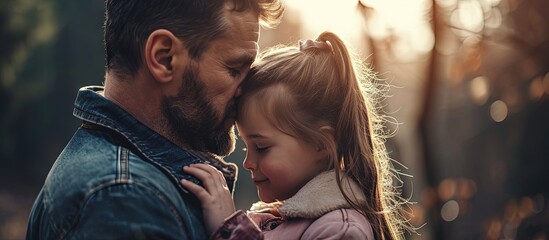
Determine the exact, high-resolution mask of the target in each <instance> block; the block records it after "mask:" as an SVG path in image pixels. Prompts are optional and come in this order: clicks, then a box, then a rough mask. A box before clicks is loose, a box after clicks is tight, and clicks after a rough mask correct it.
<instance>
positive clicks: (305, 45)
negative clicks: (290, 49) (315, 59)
mask: <svg viewBox="0 0 549 240" xmlns="http://www.w3.org/2000/svg"><path fill="white" fill-rule="evenodd" d="M309 48H319V49H324V50H329V51H332V46H331V45H330V44H329V43H328V42H321V41H316V40H311V39H309V40H306V41H303V40H299V50H301V51H304V50H307V49H309Z"/></svg>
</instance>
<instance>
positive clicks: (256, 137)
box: [246, 133, 267, 139]
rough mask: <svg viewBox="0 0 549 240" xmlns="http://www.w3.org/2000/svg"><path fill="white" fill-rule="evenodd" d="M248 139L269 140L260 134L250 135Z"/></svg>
mask: <svg viewBox="0 0 549 240" xmlns="http://www.w3.org/2000/svg"><path fill="white" fill-rule="evenodd" d="M246 137H247V138H248V139H258V138H267V137H265V136H263V135H261V134H259V133H254V134H249V135H247V136H246Z"/></svg>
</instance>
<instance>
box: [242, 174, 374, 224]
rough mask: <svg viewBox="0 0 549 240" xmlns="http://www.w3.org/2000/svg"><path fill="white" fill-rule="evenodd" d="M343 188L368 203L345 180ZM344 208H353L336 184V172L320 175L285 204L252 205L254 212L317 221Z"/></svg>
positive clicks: (358, 199)
mask: <svg viewBox="0 0 549 240" xmlns="http://www.w3.org/2000/svg"><path fill="white" fill-rule="evenodd" d="M342 188H343V191H345V193H346V194H347V195H348V196H349V197H351V198H353V196H354V198H355V199H356V200H357V201H358V202H359V203H360V204H362V203H365V202H366V198H365V197H364V195H363V194H362V191H361V190H360V187H359V186H358V184H356V183H355V182H354V181H353V180H351V179H349V178H348V177H343V178H342ZM341 208H351V205H350V204H349V203H348V202H347V200H345V197H343V194H342V193H341V190H340V189H339V187H338V185H337V181H336V174H335V171H328V172H324V173H321V174H319V175H318V176H316V177H315V178H313V179H312V180H310V181H309V182H308V183H307V184H305V186H303V187H302V188H301V189H300V190H299V191H298V192H297V193H296V194H295V195H294V196H293V197H291V198H288V199H286V200H285V201H282V202H275V203H264V202H257V203H255V204H253V205H252V207H251V209H250V210H251V211H252V212H264V211H265V210H268V211H269V212H271V213H272V212H273V210H274V209H276V211H275V212H276V213H277V214H278V215H280V216H282V217H283V218H284V219H289V218H318V217H320V216H322V215H324V214H326V213H328V212H331V211H333V210H336V209H341Z"/></svg>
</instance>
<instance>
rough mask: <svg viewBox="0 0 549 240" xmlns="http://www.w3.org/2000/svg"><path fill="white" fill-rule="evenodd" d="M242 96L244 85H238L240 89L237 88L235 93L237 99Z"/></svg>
mask: <svg viewBox="0 0 549 240" xmlns="http://www.w3.org/2000/svg"><path fill="white" fill-rule="evenodd" d="M240 95H242V84H240V85H238V87H236V91H235V92H234V97H235V98H237V97H240Z"/></svg>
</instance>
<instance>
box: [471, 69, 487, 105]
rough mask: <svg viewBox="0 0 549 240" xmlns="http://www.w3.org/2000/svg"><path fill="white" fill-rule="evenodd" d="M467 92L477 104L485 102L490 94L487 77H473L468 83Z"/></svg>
mask: <svg viewBox="0 0 549 240" xmlns="http://www.w3.org/2000/svg"><path fill="white" fill-rule="evenodd" d="M469 93H470V94H471V97H472V98H473V100H474V101H475V103H477V104H479V105H483V104H485V103H486V101H487V100H488V97H489V95H490V92H489V85H488V79H487V78H486V77H484V76H478V77H476V78H473V80H471V82H470V83H469Z"/></svg>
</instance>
